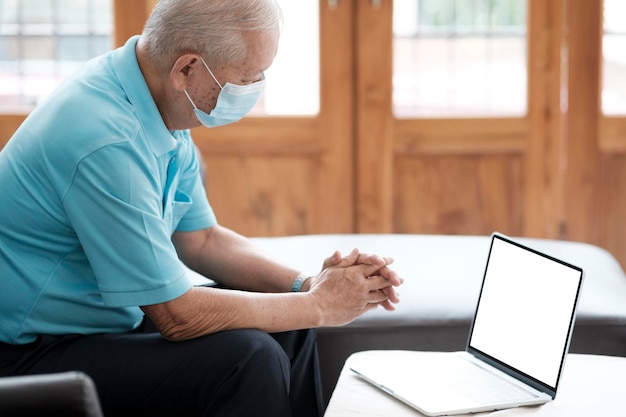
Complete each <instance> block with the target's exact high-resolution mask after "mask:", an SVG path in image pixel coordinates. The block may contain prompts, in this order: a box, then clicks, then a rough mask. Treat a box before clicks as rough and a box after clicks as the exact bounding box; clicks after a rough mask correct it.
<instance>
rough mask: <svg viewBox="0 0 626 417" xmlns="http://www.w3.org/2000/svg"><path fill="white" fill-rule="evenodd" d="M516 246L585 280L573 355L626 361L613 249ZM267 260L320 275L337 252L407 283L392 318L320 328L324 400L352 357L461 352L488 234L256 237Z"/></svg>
mask: <svg viewBox="0 0 626 417" xmlns="http://www.w3.org/2000/svg"><path fill="white" fill-rule="evenodd" d="M513 239H514V240H516V241H518V242H520V243H522V244H525V245H527V246H529V247H531V248H534V249H537V250H539V251H542V252H545V253H547V254H549V255H552V256H554V257H556V258H559V259H562V260H564V261H567V262H570V263H572V264H574V265H577V266H580V267H582V268H583V270H584V271H585V280H584V284H583V289H582V293H581V299H580V304H579V307H578V312H577V317H576V323H575V327H574V333H573V336H572V342H571V345H570V352H575V353H590V354H602V355H613V356H626V275H625V274H624V271H623V269H622V267H621V266H620V264H619V262H618V261H617V260H616V259H615V258H614V256H613V255H611V254H610V253H609V252H608V251H606V250H604V249H602V248H600V247H598V246H594V245H590V244H586V243H579V242H568V241H559V240H550V239H533V238H515V237H513ZM253 240H254V242H255V243H256V244H257V245H258V246H259V247H260V248H261V249H262V250H263V251H265V252H266V253H267V254H268V256H270V257H273V258H275V259H277V260H280V261H282V262H286V263H288V264H290V265H292V266H293V267H295V268H297V269H299V270H303V271H310V272H311V273H315V272H317V271H319V269H320V267H321V265H322V261H323V259H324V258H326V257H328V256H329V255H330V254H331V253H332V251H333V250H335V249H338V250H340V251H341V252H342V253H348V252H349V251H350V250H351V249H353V248H355V247H356V248H358V249H359V250H361V251H363V252H368V253H378V254H381V255H388V256H391V257H393V258H394V259H395V262H394V264H393V268H394V269H395V270H396V271H397V272H398V273H399V274H400V275H401V276H402V277H403V278H404V279H405V283H404V284H403V285H402V286H401V287H400V288H399V289H398V291H399V293H400V303H399V304H398V305H397V309H396V311H394V312H388V311H386V310H384V309H382V308H379V309H377V310H373V311H369V312H367V313H365V314H364V315H362V316H361V317H359V318H358V319H356V320H354V321H353V322H352V323H350V324H348V325H346V326H343V327H336V328H321V329H319V330H318V349H319V355H320V365H321V367H322V384H323V389H324V397H325V400H326V401H328V400H329V399H330V395H331V393H332V390H333V388H334V386H335V383H336V381H337V378H338V376H339V372H340V371H341V368H342V366H343V363H344V361H345V360H346V359H347V357H348V356H349V355H350V354H352V353H354V352H357V351H362V350H370V349H414V350H434V351H454V350H463V349H464V348H465V344H466V342H467V336H468V333H469V326H470V320H471V317H472V316H473V314H474V310H475V308H476V301H477V297H478V293H479V291H480V285H481V282H482V277H483V272H484V268H485V263H486V260H487V255H488V251H489V241H490V236H457V235H455V236H452V235H410V234H341V235H306V236H288V237H270V238H263V237H258V238H253Z"/></svg>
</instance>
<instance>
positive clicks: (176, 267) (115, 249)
mask: <svg viewBox="0 0 626 417" xmlns="http://www.w3.org/2000/svg"><path fill="white" fill-rule="evenodd" d="M137 40H138V37H134V38H132V39H130V40H129V41H128V43H127V44H126V45H125V46H124V47H122V48H120V49H118V50H115V51H113V52H111V53H109V54H107V55H104V56H102V57H100V58H96V59H94V60H92V61H90V62H89V63H88V64H87V65H86V66H85V68H84V69H83V70H81V71H80V72H79V73H77V74H76V75H74V76H73V77H71V78H70V79H68V80H67V81H65V82H64V83H63V84H62V85H61V86H59V88H58V89H57V90H56V91H55V92H54V93H52V94H51V95H50V96H49V98H48V99H46V100H44V101H43V102H42V103H41V104H40V105H39V106H38V107H37V108H36V109H35V110H34V111H33V112H32V113H31V115H30V116H29V117H28V118H27V119H26V120H25V121H24V123H23V124H22V126H21V127H20V128H19V129H18V131H17V132H16V133H15V135H14V136H13V137H12V138H11V140H10V141H9V143H8V144H7V145H6V147H5V148H4V149H3V150H2V151H0V341H1V342H5V343H12V344H23V343H28V342H32V341H33V340H35V338H36V337H37V336H38V335H40V334H55V335H57V334H93V333H102V332H124V331H129V330H132V329H133V328H135V327H136V326H138V325H139V323H140V322H141V320H142V318H143V313H142V311H141V309H140V308H139V307H138V306H142V305H149V304H156V303H161V302H165V301H168V300H171V299H174V298H177V297H179V296H181V295H182V294H184V293H185V292H186V291H188V290H189V289H190V288H191V286H192V284H191V282H190V280H189V279H188V278H187V276H186V273H185V269H184V267H183V265H182V264H181V262H180V260H179V259H178V257H177V254H176V250H175V248H174V246H173V244H172V241H171V236H172V233H173V232H174V231H175V230H179V231H192V230H199V229H204V228H207V227H211V226H214V225H215V224H216V219H215V216H214V214H213V211H212V209H211V207H210V205H209V203H208V201H207V198H206V193H205V190H204V187H203V185H202V181H201V178H200V175H199V165H198V159H197V158H198V157H199V156H198V155H196V153H195V147H194V146H193V142H192V140H191V137H190V135H189V131H174V132H172V131H168V130H167V128H166V126H165V124H164V123H163V120H162V118H161V116H160V114H159V112H158V110H157V107H156V105H155V103H154V101H153V99H152V96H151V94H150V91H149V90H148V87H147V85H146V83H145V80H144V78H143V76H142V74H141V71H140V69H139V66H138V64H137V58H136V54H135V46H136V43H137ZM181 105H185V106H186V105H188V103H187V102H186V101H185V102H184V103H183V102H181Z"/></svg>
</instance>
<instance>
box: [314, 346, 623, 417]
mask: <svg viewBox="0 0 626 417" xmlns="http://www.w3.org/2000/svg"><path fill="white" fill-rule="evenodd" d="M381 352H383V351H364V352H358V353H355V354H353V355H352V356H350V357H349V358H348V360H347V361H346V364H345V365H344V367H343V370H342V371H341V375H340V377H339V381H338V382H337V386H336V387H335V390H334V392H333V394H332V397H331V399H330V403H329V404H328V408H327V410H326V413H325V414H324V417H356V416H368V417H377V416H381V417H382V416H384V417H417V416H421V415H422V414H421V413H419V412H417V411H415V410H413V409H412V408H410V407H408V406H406V405H404V404H403V403H401V402H400V401H398V400H396V399H395V398H393V397H391V396H389V395H387V394H385V393H384V392H382V391H380V390H378V389H377V388H375V387H373V386H371V385H369V384H368V383H367V382H365V381H363V380H361V379H360V378H359V377H358V376H356V375H355V374H354V373H353V372H352V371H351V370H350V369H349V363H350V361H351V360H362V359H363V357H364V356H367V358H368V360H372V361H375V360H378V358H380V354H381ZM387 352H388V351H387ZM394 354H398V355H407V356H410V355H420V354H422V352H408V351H394ZM625 380H626V358H621V357H614V356H599V355H580V354H569V356H568V358H567V360H566V362H565V369H564V372H563V375H562V377H561V381H560V385H559V388H558V392H557V396H556V398H555V399H554V401H551V402H549V403H547V404H544V405H541V406H536V407H520V408H513V409H509V410H501V411H494V412H488V413H479V414H471V415H469V416H475V417H476V416H480V417H482V416H497V417H503V416H560V417H578V416H579V417H583V416H584V417H589V416H603V417H608V416H625V415H626V399H624V395H625V394H626V387H625V385H624V381H625Z"/></svg>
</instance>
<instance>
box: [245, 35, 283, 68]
mask: <svg viewBox="0 0 626 417" xmlns="http://www.w3.org/2000/svg"><path fill="white" fill-rule="evenodd" d="M278 35H279V32H278V31H263V32H251V31H250V32H244V33H243V38H244V41H245V42H246V45H247V48H246V57H245V59H244V62H243V63H242V66H243V69H244V71H251V72H255V71H256V72H258V71H265V70H266V69H267V68H269V67H270V65H272V62H273V61H274V57H275V56H276V53H277V52H278Z"/></svg>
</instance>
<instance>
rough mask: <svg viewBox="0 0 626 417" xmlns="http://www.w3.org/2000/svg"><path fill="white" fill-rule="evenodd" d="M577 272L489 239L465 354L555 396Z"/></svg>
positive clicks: (571, 316)
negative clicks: (516, 374) (518, 374)
mask: <svg viewBox="0 0 626 417" xmlns="http://www.w3.org/2000/svg"><path fill="white" fill-rule="evenodd" d="M582 279H583V273H582V269H580V268H578V267H576V266H573V265H570V264H568V263H565V262H562V261H559V260H557V259H555V258H552V257H550V256H547V255H544V254H541V253H539V252H537V251H535V250H533V249H530V248H527V247H525V246H523V245H520V244H519V243H515V242H513V241H510V240H509V239H506V238H504V237H502V236H500V235H496V234H494V235H493V237H492V242H491V249H490V252H489V257H488V261H487V267H486V269H485V276H484V280H483V286H482V289H481V293H480V298H479V301H478V307H477V310H476V315H475V318H474V323H473V326H472V332H471V334H470V338H469V342H468V345H469V348H470V350H473V349H475V350H478V351H479V352H481V353H483V354H485V355H487V356H488V357H490V358H492V359H495V361H497V362H500V363H503V364H505V365H507V366H508V367H512V368H514V369H516V370H518V371H520V372H522V373H524V374H526V375H528V376H530V377H532V378H534V379H535V380H537V381H539V382H540V383H542V384H543V385H547V386H548V387H549V388H551V389H553V390H555V391H556V386H557V383H558V380H559V374H560V371H561V366H562V363H563V360H564V358H565V355H566V353H567V349H568V342H569V337H570V332H571V329H572V325H573V320H574V315H575V311H576V303H577V299H578V293H579V291H580V288H581V286H582Z"/></svg>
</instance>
